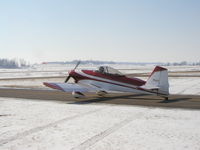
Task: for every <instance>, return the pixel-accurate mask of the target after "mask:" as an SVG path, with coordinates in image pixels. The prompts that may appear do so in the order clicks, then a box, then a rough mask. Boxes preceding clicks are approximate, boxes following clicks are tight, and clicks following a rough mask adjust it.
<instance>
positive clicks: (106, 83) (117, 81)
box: [43, 61, 169, 100]
mask: <svg viewBox="0 0 200 150" xmlns="http://www.w3.org/2000/svg"><path fill="white" fill-rule="evenodd" d="M79 64H80V61H79V62H78V63H77V64H76V66H75V68H74V69H73V70H71V71H69V75H68V77H67V78H66V80H65V82H64V83H50V82H44V83H43V84H44V85H45V86H47V87H50V88H52V89H57V90H60V91H63V92H72V95H73V96H74V97H75V98H82V97H85V94H84V93H87V92H95V93H96V94H97V95H99V96H104V95H106V94H107V93H116V92H120V93H121V92H128V93H140V94H153V95H157V96H161V97H163V98H165V100H168V97H169V82H168V70H167V69H166V68H163V67H160V66H156V67H155V68H154V70H153V71H152V73H151V75H150V76H149V78H148V79H147V81H144V80H141V79H138V78H130V77H127V76H126V75H124V74H122V73H121V72H120V71H118V70H116V69H114V68H112V67H109V66H100V67H99V68H98V69H97V70H80V71H76V69H77V67H78V66H79ZM70 78H73V79H74V83H67V82H68V81H69V79H70Z"/></svg>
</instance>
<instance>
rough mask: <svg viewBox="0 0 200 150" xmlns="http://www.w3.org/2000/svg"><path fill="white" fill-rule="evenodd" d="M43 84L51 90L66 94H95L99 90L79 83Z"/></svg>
mask: <svg viewBox="0 0 200 150" xmlns="http://www.w3.org/2000/svg"><path fill="white" fill-rule="evenodd" d="M43 84H44V85H45V86H47V87H49V88H52V89H57V90H60V91H64V92H73V91H79V92H95V91H97V88H95V87H92V86H86V85H85V86H84V85H81V84H77V83H50V82H43Z"/></svg>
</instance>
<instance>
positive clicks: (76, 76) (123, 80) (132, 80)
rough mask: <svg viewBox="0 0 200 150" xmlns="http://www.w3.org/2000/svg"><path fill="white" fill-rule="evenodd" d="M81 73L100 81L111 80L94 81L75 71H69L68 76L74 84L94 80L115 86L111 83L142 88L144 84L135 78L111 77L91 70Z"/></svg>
mask: <svg viewBox="0 0 200 150" xmlns="http://www.w3.org/2000/svg"><path fill="white" fill-rule="evenodd" d="M82 72H83V73H85V74H87V75H90V76H94V77H99V78H102V79H107V80H111V81H110V82H108V81H104V80H99V79H95V78H92V77H91V78H90V77H87V76H83V75H81V74H79V73H76V72H75V71H71V72H70V76H71V77H73V78H74V79H75V81H76V82H78V81H80V80H87V79H88V80H96V81H100V82H106V83H110V84H116V83H113V82H112V81H117V82H121V83H126V84H130V85H133V86H142V85H144V84H145V83H146V82H145V81H143V80H140V79H137V78H127V77H126V76H117V75H111V74H102V73H99V72H95V71H91V70H82ZM116 85H120V86H122V85H121V84H116Z"/></svg>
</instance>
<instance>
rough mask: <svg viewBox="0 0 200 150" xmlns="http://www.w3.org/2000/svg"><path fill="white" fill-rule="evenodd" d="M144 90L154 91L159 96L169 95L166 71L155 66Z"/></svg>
mask: <svg viewBox="0 0 200 150" xmlns="http://www.w3.org/2000/svg"><path fill="white" fill-rule="evenodd" d="M145 88H147V89H149V90H152V91H154V90H156V91H157V94H158V95H159V94H160V95H169V81H168V70H167V69H166V68H163V67H160V66H156V67H155V68H154V70H153V72H152V73H151V75H150V76H149V79H148V80H147V82H146V84H145Z"/></svg>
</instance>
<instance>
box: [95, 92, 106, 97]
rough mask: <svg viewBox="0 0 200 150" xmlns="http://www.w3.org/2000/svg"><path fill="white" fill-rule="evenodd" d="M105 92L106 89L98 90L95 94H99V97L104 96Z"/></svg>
mask: <svg viewBox="0 0 200 150" xmlns="http://www.w3.org/2000/svg"><path fill="white" fill-rule="evenodd" d="M106 94H108V93H107V92H106V91H98V92H97V95H98V96H101V97H103V96H105V95H106Z"/></svg>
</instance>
